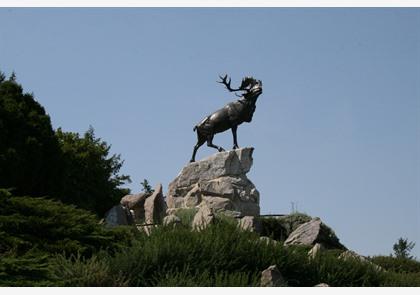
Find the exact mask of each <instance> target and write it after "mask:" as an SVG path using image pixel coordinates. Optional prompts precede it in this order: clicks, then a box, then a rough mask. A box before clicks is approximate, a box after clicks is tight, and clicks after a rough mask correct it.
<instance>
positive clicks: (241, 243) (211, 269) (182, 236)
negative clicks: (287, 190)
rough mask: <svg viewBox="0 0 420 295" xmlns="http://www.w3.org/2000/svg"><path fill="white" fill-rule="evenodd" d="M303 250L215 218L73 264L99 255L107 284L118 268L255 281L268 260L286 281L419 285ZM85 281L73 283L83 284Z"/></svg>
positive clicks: (127, 279)
mask: <svg viewBox="0 0 420 295" xmlns="http://www.w3.org/2000/svg"><path fill="white" fill-rule="evenodd" d="M308 250H309V248H308V247H302V246H294V247H292V246H290V247H284V246H283V245H282V244H280V243H277V244H276V243H270V244H267V243H265V242H262V241H260V239H259V237H258V235H257V234H255V233H252V232H247V231H241V230H239V229H238V228H237V226H235V225H234V224H232V223H229V222H219V223H216V224H215V225H212V226H209V227H208V228H206V229H205V230H203V231H200V232H196V231H191V230H190V229H189V228H187V227H183V226H181V227H175V228H173V227H161V228H156V229H155V230H154V231H152V234H151V235H150V236H147V235H145V234H139V235H138V236H136V241H135V242H134V243H133V244H132V246H129V247H127V248H126V249H124V250H123V251H120V252H118V253H116V254H115V255H109V254H106V255H105V256H101V257H100V256H97V257H96V258H92V259H93V260H92V262H90V261H89V259H88V260H86V261H81V262H78V263H76V264H75V265H74V268H76V269H81V268H83V267H82V266H80V263H81V264H86V265H88V264H89V263H91V264H95V263H98V259H100V260H102V259H103V260H104V261H105V262H106V265H107V266H108V268H106V267H103V268H102V269H106V270H107V271H106V272H105V273H104V274H103V276H104V277H106V278H107V279H104V282H107V285H109V282H112V280H113V277H112V275H113V274H118V276H117V278H118V280H119V281H118V280H117V281H116V283H115V284H116V285H118V284H120V282H121V281H124V284H127V285H129V286H258V285H259V281H260V275H261V271H262V270H264V269H266V268H267V267H268V266H270V265H274V264H275V265H277V267H278V268H279V270H280V271H281V273H282V275H283V277H284V278H285V279H286V280H287V285H288V286H314V285H316V284H318V283H320V282H324V283H327V284H329V285H331V286H388V285H389V286H394V285H396V286H402V285H412V286H415V285H417V286H419V285H420V283H419V281H418V279H416V277H415V276H409V277H402V276H401V275H399V274H398V273H394V272H383V271H378V270H377V269H376V268H375V265H372V264H369V263H366V262H361V261H359V260H354V259H349V260H345V261H344V260H341V259H338V255H339V254H340V253H341V251H340V250H327V251H325V252H322V253H321V254H320V255H319V256H317V257H316V258H315V259H308ZM70 262H71V261H70ZM72 263H74V262H71V263H69V264H68V267H69V268H70V269H71V268H72V267H73V266H72ZM86 267H92V266H86ZM78 277H82V276H78ZM65 279H66V278H65V277H64V278H63V277H61V278H60V280H65ZM90 281H91V280H87V279H86V281H82V282H79V283H78V284H79V285H84V286H86V285H89V282H90ZM110 285H112V284H110Z"/></svg>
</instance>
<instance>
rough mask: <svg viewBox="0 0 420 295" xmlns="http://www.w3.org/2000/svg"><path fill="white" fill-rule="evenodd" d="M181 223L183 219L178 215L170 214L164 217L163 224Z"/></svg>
mask: <svg viewBox="0 0 420 295" xmlns="http://www.w3.org/2000/svg"><path fill="white" fill-rule="evenodd" d="M180 223H181V219H180V218H179V217H178V216H176V215H168V216H165V218H163V225H165V226H168V225H174V226H175V225H177V224H180Z"/></svg>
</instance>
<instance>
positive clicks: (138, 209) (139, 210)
mask: <svg viewBox="0 0 420 295" xmlns="http://www.w3.org/2000/svg"><path fill="white" fill-rule="evenodd" d="M148 196H150V195H149V194H145V193H140V194H134V195H126V196H124V197H123V198H122V199H121V201H120V204H121V205H122V206H124V207H126V208H128V209H129V210H132V211H133V212H134V219H135V220H138V221H140V220H144V218H145V217H144V202H145V201H146V198H147V197H148Z"/></svg>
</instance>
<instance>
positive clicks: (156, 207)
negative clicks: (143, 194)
mask: <svg viewBox="0 0 420 295" xmlns="http://www.w3.org/2000/svg"><path fill="white" fill-rule="evenodd" d="M166 209H167V208H166V203H165V199H164V198H163V192H162V184H160V183H159V184H158V185H157V186H156V188H155V190H154V192H153V194H152V195H151V196H150V197H148V198H147V199H146V201H145V202H144V216H145V221H146V224H160V223H162V221H163V218H164V217H165V215H166Z"/></svg>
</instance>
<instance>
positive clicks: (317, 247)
mask: <svg viewBox="0 0 420 295" xmlns="http://www.w3.org/2000/svg"><path fill="white" fill-rule="evenodd" d="M323 250H324V246H322V244H320V243H316V244H315V246H313V247H312V249H311V250H309V252H308V256H309V258H311V259H314V258H315V257H316V256H318V255H319V253H320V252H321V251H323Z"/></svg>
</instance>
